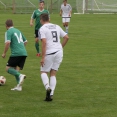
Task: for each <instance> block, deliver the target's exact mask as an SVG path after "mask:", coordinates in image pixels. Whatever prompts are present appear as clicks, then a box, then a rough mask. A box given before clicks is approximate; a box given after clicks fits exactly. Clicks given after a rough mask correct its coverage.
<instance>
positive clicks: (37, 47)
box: [35, 42, 39, 53]
mask: <svg viewBox="0 0 117 117" xmlns="http://www.w3.org/2000/svg"><path fill="white" fill-rule="evenodd" d="M35 48H36V50H37V53H39V42H38V43H37V42H35Z"/></svg>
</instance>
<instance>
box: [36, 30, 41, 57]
mask: <svg viewBox="0 0 117 117" xmlns="http://www.w3.org/2000/svg"><path fill="white" fill-rule="evenodd" d="M35 48H36V51H37V54H36V56H38V57H39V56H40V50H39V39H38V30H35Z"/></svg>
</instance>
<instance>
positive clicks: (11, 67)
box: [6, 57, 26, 85]
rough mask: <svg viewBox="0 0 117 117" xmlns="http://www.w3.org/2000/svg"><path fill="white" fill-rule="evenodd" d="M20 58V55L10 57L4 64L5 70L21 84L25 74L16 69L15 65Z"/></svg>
mask: <svg viewBox="0 0 117 117" xmlns="http://www.w3.org/2000/svg"><path fill="white" fill-rule="evenodd" d="M20 59H21V57H10V58H9V60H8V62H7V66H6V71H7V72H8V73H9V74H11V75H14V76H15V78H16V81H17V83H18V85H21V83H22V81H23V79H24V78H25V77H26V76H25V75H23V74H21V73H20V72H19V70H18V69H16V67H17V66H18V64H19V63H20ZM20 69H21V68H20Z"/></svg>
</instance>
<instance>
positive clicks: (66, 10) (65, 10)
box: [60, 0, 72, 33]
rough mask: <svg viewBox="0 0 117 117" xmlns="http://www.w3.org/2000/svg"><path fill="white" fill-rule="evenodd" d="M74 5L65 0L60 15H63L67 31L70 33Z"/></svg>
mask: <svg viewBox="0 0 117 117" xmlns="http://www.w3.org/2000/svg"><path fill="white" fill-rule="evenodd" d="M71 13H72V7H71V5H70V4H68V3H67V0H63V4H62V5H61V9H60V16H62V22H63V26H64V27H65V28H66V33H68V28H69V22H70V18H71Z"/></svg>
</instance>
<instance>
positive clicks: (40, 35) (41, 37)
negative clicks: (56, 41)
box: [38, 27, 46, 39]
mask: <svg viewBox="0 0 117 117" xmlns="http://www.w3.org/2000/svg"><path fill="white" fill-rule="evenodd" d="M38 34H39V39H43V38H46V35H45V30H44V28H43V27H41V28H40V30H39V33H38Z"/></svg>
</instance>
